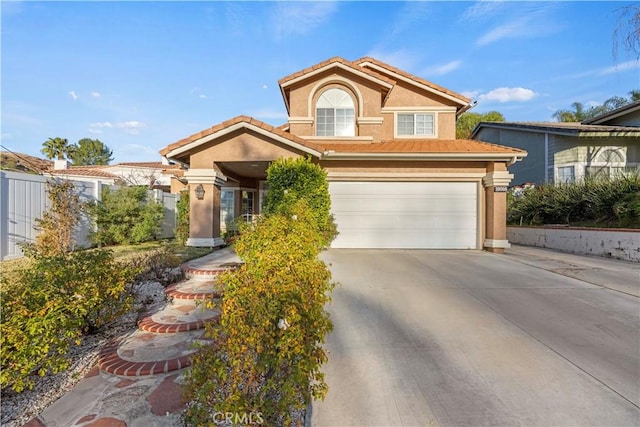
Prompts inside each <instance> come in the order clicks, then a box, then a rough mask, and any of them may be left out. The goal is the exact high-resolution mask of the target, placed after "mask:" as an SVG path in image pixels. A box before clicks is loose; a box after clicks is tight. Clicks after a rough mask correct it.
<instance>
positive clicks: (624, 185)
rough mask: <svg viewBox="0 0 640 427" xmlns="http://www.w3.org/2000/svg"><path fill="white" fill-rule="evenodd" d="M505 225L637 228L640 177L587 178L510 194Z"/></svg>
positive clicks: (636, 175)
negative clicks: (506, 223)
mask: <svg viewBox="0 0 640 427" xmlns="http://www.w3.org/2000/svg"><path fill="white" fill-rule="evenodd" d="M507 222H508V223H509V224H515V225H548V224H565V225H579V226H599V227H623V228H626V227H628V228H640V174H638V173H633V174H626V175H619V176H617V177H615V178H611V179H609V178H597V177H596V178H588V179H585V180H583V181H580V182H576V183H570V184H555V185H552V184H549V185H540V186H537V187H534V188H529V189H526V190H524V191H523V192H522V193H521V194H514V193H513V192H511V193H510V194H509V197H508V213H507Z"/></svg>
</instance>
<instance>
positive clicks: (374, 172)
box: [160, 58, 526, 252]
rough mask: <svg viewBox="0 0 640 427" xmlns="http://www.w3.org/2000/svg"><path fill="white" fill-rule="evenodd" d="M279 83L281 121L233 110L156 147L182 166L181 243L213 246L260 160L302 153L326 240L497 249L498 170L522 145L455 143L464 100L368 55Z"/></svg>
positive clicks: (253, 181)
mask: <svg viewBox="0 0 640 427" xmlns="http://www.w3.org/2000/svg"><path fill="white" fill-rule="evenodd" d="M279 85H280V89H281V91H282V95H283V98H284V103H285V106H286V109H287V112H288V116H289V118H288V123H287V124H285V125H282V126H280V127H274V126H271V125H269V124H267V123H263V122H261V121H259V120H256V119H254V118H251V117H247V116H238V117H235V118H233V119H230V120H228V121H225V122H223V123H220V124H217V125H215V126H213V127H211V128H208V129H204V130H202V131H201V132H198V133H196V134H194V135H191V136H189V137H186V138H184V139H182V140H180V141H178V142H176V143H174V144H171V145H169V146H167V147H166V148H164V149H163V150H161V151H160V153H161V154H162V155H163V156H164V157H165V158H166V159H168V160H170V161H173V162H176V163H179V164H181V165H184V166H185V167H188V168H189V169H188V170H187V171H185V172H184V176H183V178H184V179H185V180H186V181H187V182H188V185H189V188H190V190H189V191H190V208H191V210H190V212H191V217H190V227H191V229H190V238H189V240H188V244H189V245H193V246H218V245H221V244H222V243H223V241H222V239H221V237H220V235H221V228H222V227H221V225H222V224H223V223H224V222H225V221H227V220H229V219H230V218H234V217H238V216H241V215H253V214H259V213H260V211H261V206H262V203H263V201H264V196H265V195H266V193H267V192H268V188H267V186H266V169H267V167H268V166H269V163H271V162H272V161H274V160H276V159H278V158H279V157H300V156H309V157H311V159H312V160H313V161H314V162H316V163H318V164H320V165H321V166H322V167H323V168H324V169H325V170H326V171H327V174H328V181H329V192H330V194H331V203H332V208H331V211H332V213H333V215H334V217H335V220H336V222H337V225H338V231H339V233H340V234H339V235H338V237H337V238H336V240H335V241H334V242H333V243H332V246H333V247H338V248H447V249H449V248H451V249H481V248H485V249H487V250H490V251H496V252H501V251H503V250H504V248H505V247H508V242H507V240H506V226H505V216H506V193H505V191H506V186H507V185H508V184H509V183H510V181H511V178H512V175H510V174H509V172H508V171H507V166H508V165H510V164H512V163H514V162H516V161H518V160H520V159H522V158H523V157H524V156H526V152H525V151H523V150H519V149H514V148H509V147H504V146H500V145H494V144H488V143H485V142H480V141H472V140H456V139H455V127H456V118H457V116H459V115H460V114H461V113H463V112H464V111H466V110H468V109H469V108H470V107H471V105H472V104H471V103H470V100H469V99H468V98H466V97H464V96H462V95H460V94H457V93H455V92H452V91H450V90H448V89H445V88H443V87H440V86H437V85H435V84H433V83H431V82H428V81H426V80H424V79H421V78H419V77H416V76H413V75H411V74H408V73H406V72H404V71H402V70H399V69H397V68H395V67H392V66H390V65H388V64H385V63H383V62H380V61H378V60H376V59H373V58H362V59H359V60H357V61H353V62H351V61H346V60H344V59H342V58H332V59H329V60H327V61H324V62H321V63H319V64H317V65H314V66H312V67H309V68H306V69H304V70H302V71H299V72H296V73H294V74H292V75H290V76H288V77H285V78H283V79H282V80H280V81H279Z"/></svg>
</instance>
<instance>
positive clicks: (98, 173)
mask: <svg viewBox="0 0 640 427" xmlns="http://www.w3.org/2000/svg"><path fill="white" fill-rule="evenodd" d="M47 173H49V174H52V175H68V176H86V177H92V178H109V179H118V180H119V179H120V177H119V176H118V175H115V174H112V173H110V172H106V171H104V170H102V169H97V168H95V167H94V166H89V167H83V166H73V167H71V168H69V169H57V170H55V169H54V170H48V171H47Z"/></svg>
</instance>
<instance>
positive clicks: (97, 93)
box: [91, 92, 101, 98]
mask: <svg viewBox="0 0 640 427" xmlns="http://www.w3.org/2000/svg"><path fill="white" fill-rule="evenodd" d="M100 96H101V95H100V92H91V97H92V98H100Z"/></svg>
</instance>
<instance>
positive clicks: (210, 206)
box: [184, 169, 227, 247]
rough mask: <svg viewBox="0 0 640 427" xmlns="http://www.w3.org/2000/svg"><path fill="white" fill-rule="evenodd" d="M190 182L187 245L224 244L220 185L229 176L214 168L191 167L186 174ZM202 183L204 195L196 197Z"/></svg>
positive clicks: (213, 245)
mask: <svg viewBox="0 0 640 427" xmlns="http://www.w3.org/2000/svg"><path fill="white" fill-rule="evenodd" d="M184 176H185V178H186V179H187V182H188V183H189V238H188V239H187V246H205V247H215V246H221V245H223V244H224V240H222V238H221V237H220V186H221V185H222V184H224V182H225V181H226V180H227V178H226V177H225V176H224V175H223V174H222V173H221V172H219V171H216V170H214V169H189V170H188V171H186V172H185V174H184ZM199 185H202V189H203V190H204V197H203V198H202V200H199V199H198V198H197V197H196V194H195V190H196V188H197V187H198V186H199Z"/></svg>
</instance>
